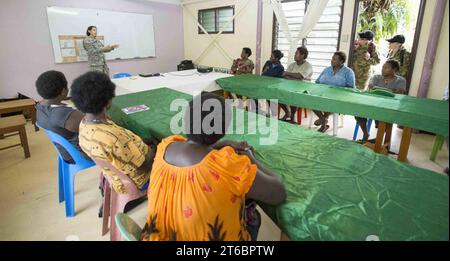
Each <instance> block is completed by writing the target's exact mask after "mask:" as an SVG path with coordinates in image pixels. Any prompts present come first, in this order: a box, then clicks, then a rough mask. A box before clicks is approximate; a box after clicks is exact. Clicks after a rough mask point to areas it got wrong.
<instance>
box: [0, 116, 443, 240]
mask: <svg viewBox="0 0 450 261" xmlns="http://www.w3.org/2000/svg"><path fill="white" fill-rule="evenodd" d="M308 123H309V120H307V119H305V120H304V126H305V125H306V127H307V125H308ZM354 126H355V122H354V119H353V117H350V116H346V117H345V119H344V128H341V129H339V132H338V136H339V137H342V138H345V139H350V138H351V137H352V135H353V128H354ZM27 134H28V140H29V145H30V151H31V158H29V159H25V158H24V155H23V151H22V149H21V148H20V147H17V148H11V149H8V150H3V151H0V180H1V182H0V240H74V239H78V240H109V235H108V234H107V235H106V236H104V237H102V236H101V219H100V218H98V217H97V212H98V208H99V206H100V193H99V190H98V188H97V187H98V177H99V176H98V175H99V170H98V169H97V168H96V167H94V168H92V169H89V170H87V171H83V172H81V173H80V174H78V175H77V176H76V179H75V195H76V197H75V207H76V216H75V217H74V218H66V217H65V207H64V204H58V188H57V172H56V153H55V151H54V149H53V147H52V145H51V144H50V142H49V140H48V138H47V136H46V135H45V133H44V132H43V131H39V132H35V131H34V129H33V127H32V125H31V124H30V123H28V124H27ZM329 134H330V135H331V129H330V131H329ZM400 135H401V130H398V129H396V128H394V131H393V137H392V138H393V146H392V148H391V149H392V150H393V151H398V145H399V140H400V137H401V136H400ZM374 136H375V130H372V137H374ZM18 139H19V138H18V136H14V137H8V138H6V139H3V140H0V147H4V146H7V145H9V144H13V143H16V142H17V141H18ZM433 142H434V136H431V135H427V134H413V137H412V143H411V147H410V150H409V157H408V159H409V161H410V163H411V164H414V165H416V166H419V167H422V168H426V169H431V170H434V171H436V172H442V170H443V168H444V167H445V166H447V165H448V159H449V157H448V150H447V148H446V146H445V145H444V148H443V150H442V151H440V152H439V154H438V157H437V160H436V163H434V162H431V161H430V160H429V159H428V158H429V156H430V153H431V149H432V146H433ZM146 207H147V206H146V202H144V203H142V204H141V205H139V206H137V207H136V208H135V209H133V210H131V211H130V212H129V213H128V214H129V215H130V216H131V217H132V218H133V219H134V220H135V221H136V222H137V223H138V224H141V225H143V224H144V222H145V218H146ZM261 212H262V211H261ZM279 238H280V230H279V229H278V228H277V227H276V225H274V224H273V222H272V221H271V220H270V219H269V218H268V217H267V216H265V215H264V214H263V224H262V227H261V230H260V234H259V237H258V239H259V240H278V239H279Z"/></svg>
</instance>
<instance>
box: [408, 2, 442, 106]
mask: <svg viewBox="0 0 450 261" xmlns="http://www.w3.org/2000/svg"><path fill="white" fill-rule="evenodd" d="M435 6H436V1H434V0H428V1H427V4H426V6H425V14H424V18H423V22H422V31H421V35H420V39H419V45H418V48H417V55H416V62H415V64H414V71H413V76H412V79H411V90H410V95H413V96H416V95H417V91H418V89H419V82H420V77H421V75H422V68H423V62H424V59H425V53H426V51H427V45H428V39H429V34H430V30H431V23H432V20H433V14H434V8H435ZM448 8H449V7H448V1H447V6H446V7H445V9H446V10H445V18H444V22H443V23H442V28H441V35H440V38H439V44H438V48H437V53H436V60H435V62H434V66H433V71H432V75H431V80H430V87H429V89H428V98H433V99H442V95H443V94H444V89H445V86H447V84H448V69H449V68H448V62H449V61H448V56H449V52H448V48H449V41H448V30H449V19H448Z"/></svg>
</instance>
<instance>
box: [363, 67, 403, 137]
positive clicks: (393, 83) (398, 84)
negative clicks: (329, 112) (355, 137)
mask: <svg viewBox="0 0 450 261" xmlns="http://www.w3.org/2000/svg"><path fill="white" fill-rule="evenodd" d="M399 70H400V63H399V62H397V61H396V60H388V61H387V62H386V63H385V64H384V65H383V69H381V75H379V74H378V75H374V76H373V77H372V78H371V79H370V82H369V90H373V89H375V88H377V87H379V88H383V89H385V90H388V91H391V92H393V93H399V94H405V93H406V80H405V78H403V77H401V76H399V75H397V72H398V71H399ZM355 119H356V121H357V122H358V123H359V126H360V127H361V130H362V132H363V138H362V141H361V142H362V143H364V142H366V141H368V140H369V136H370V134H369V132H368V130H367V119H366V118H361V117H355ZM377 125H378V124H377Z"/></svg>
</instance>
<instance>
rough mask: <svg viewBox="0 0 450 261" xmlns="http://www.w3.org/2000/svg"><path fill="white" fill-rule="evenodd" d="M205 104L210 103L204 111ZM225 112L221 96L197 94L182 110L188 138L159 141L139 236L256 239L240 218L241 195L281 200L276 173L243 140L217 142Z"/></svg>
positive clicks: (227, 110) (149, 238)
mask: <svg viewBox="0 0 450 261" xmlns="http://www.w3.org/2000/svg"><path fill="white" fill-rule="evenodd" d="M195 104H198V105H199V106H198V108H197V106H194V105H195ZM206 104H213V105H214V107H209V106H208V107H207V108H210V109H209V110H204V109H205V107H204V105H206ZM200 108H203V110H200ZM226 113H231V112H230V107H229V106H227V105H226V104H225V100H224V99H223V98H222V97H220V96H218V95H214V94H211V93H202V94H201V95H199V96H196V97H194V99H193V101H191V102H190V103H189V105H188V108H187V109H186V114H185V122H186V123H187V124H186V126H185V134H186V137H187V138H184V137H182V136H171V137H168V138H166V139H164V140H163V141H162V142H161V143H160V144H159V145H158V150H157V153H156V156H155V162H154V163H153V169H152V173H151V176H150V185H149V188H148V218H147V223H146V225H145V227H144V229H143V231H142V234H141V239H142V240H145V241H158V240H180V241H207V240H234V241H237V240H250V239H252V240H256V234H257V231H255V230H257V229H254V227H253V226H248V225H247V224H246V222H248V220H245V219H246V217H248V212H245V210H246V209H245V201H246V199H253V200H258V201H261V202H265V203H267V204H273V205H275V204H279V203H281V202H283V201H284V200H285V198H286V192H285V189H284V186H283V184H282V180H281V178H280V177H279V176H277V175H276V174H274V173H273V172H272V171H270V170H268V169H267V168H265V167H264V166H262V164H260V163H259V162H258V161H257V160H256V159H255V157H254V155H253V153H252V151H251V148H250V147H249V146H248V145H247V144H246V143H245V142H244V143H241V144H239V143H235V142H226V141H223V142H219V140H220V139H221V138H222V137H224V135H225V131H226V130H227V128H228V126H229V119H226V117H225V115H226ZM228 115H229V114H228ZM227 120H228V121H227ZM204 121H211V122H210V123H212V122H214V124H211V125H210V124H207V125H206V124H203V125H202V123H203V122H204ZM202 126H208V127H210V128H211V129H209V128H208V129H206V128H205V127H202ZM196 128H198V129H196ZM228 145H233V146H234V148H235V149H233V147H231V146H228Z"/></svg>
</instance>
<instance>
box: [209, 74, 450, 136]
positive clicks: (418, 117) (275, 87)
mask: <svg viewBox="0 0 450 261" xmlns="http://www.w3.org/2000/svg"><path fill="white" fill-rule="evenodd" d="M216 82H217V84H219V85H220V86H221V87H222V88H223V89H224V90H226V91H230V92H234V93H238V94H241V95H244V96H247V97H251V98H255V99H278V100H279V101H280V102H281V103H284V104H290V105H295V106H299V107H304V108H309V109H315V110H320V111H327V112H335V113H342V114H347V115H354V116H360V117H366V118H370V119H375V120H381V121H384V122H388V123H397V124H400V125H403V126H406V127H411V128H414V129H419V130H424V131H429V132H432V133H437V134H441V135H443V136H448V127H449V124H448V120H449V115H448V109H449V105H448V102H446V101H440V100H433V99H423V98H417V97H412V96H406V95H399V94H397V95H395V97H385V96H380V95H375V94H371V93H361V92H359V91H358V90H356V89H350V88H336V87H333V86H328V85H322V84H315V83H307V82H301V81H292V80H286V79H281V78H274V77H265V76H256V75H249V74H246V75H239V76H234V77H228V78H222V79H218V80H216Z"/></svg>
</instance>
